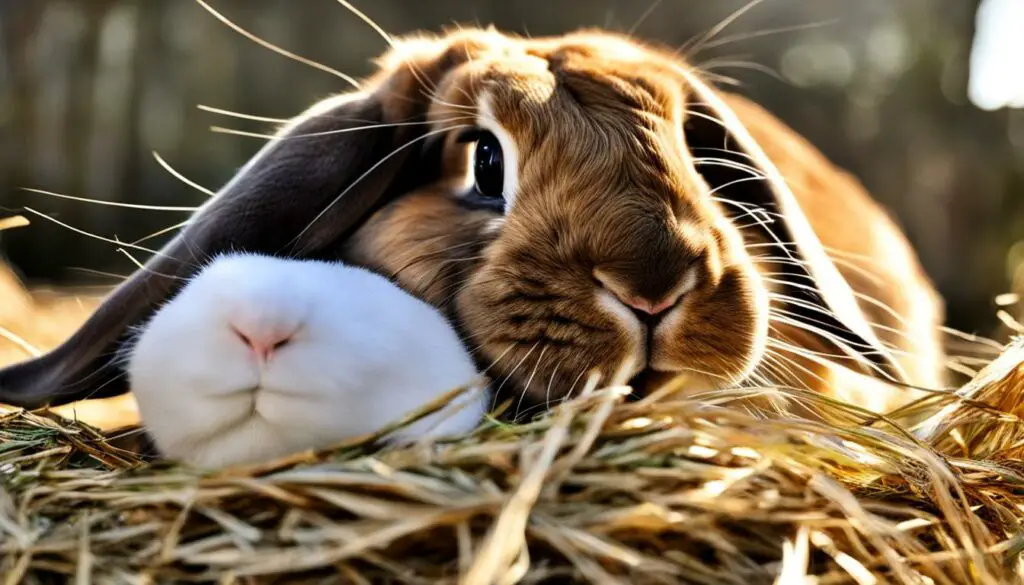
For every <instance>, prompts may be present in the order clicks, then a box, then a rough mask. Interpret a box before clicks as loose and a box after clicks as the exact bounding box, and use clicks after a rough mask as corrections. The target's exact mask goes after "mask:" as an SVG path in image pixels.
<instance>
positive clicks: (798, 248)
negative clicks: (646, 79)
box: [684, 73, 906, 382]
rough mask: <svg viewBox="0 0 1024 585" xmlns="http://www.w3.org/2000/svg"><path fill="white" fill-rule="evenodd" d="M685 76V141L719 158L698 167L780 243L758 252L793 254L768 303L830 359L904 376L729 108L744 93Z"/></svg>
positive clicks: (739, 211) (766, 236)
mask: <svg viewBox="0 0 1024 585" xmlns="http://www.w3.org/2000/svg"><path fill="white" fill-rule="evenodd" d="M687 76H688V77H689V78H690V84H691V87H692V89H693V98H692V103H691V104H690V105H689V106H688V112H689V115H688V116H687V123H686V129H685V132H684V134H685V139H686V142H687V146H688V147H689V149H690V150H691V153H692V154H693V156H694V158H701V157H707V158H715V159H718V160H717V161H716V163H715V164H701V165H698V166H697V171H698V173H699V174H700V175H701V176H702V177H703V178H704V180H705V181H706V182H707V183H708V186H709V187H710V188H711V189H712V192H713V193H714V195H715V196H716V197H719V198H721V199H723V200H727V201H729V202H730V204H728V205H723V206H722V207H723V208H725V211H726V212H727V213H729V214H730V215H731V216H732V217H733V221H734V222H736V223H737V224H742V225H743V229H744V231H747V230H758V231H759V232H760V234H759V235H760V236H761V239H763V240H765V241H767V242H768V243H769V244H771V243H774V244H777V246H769V247H768V248H767V249H766V248H759V249H758V251H757V254H756V255H766V256H768V255H770V256H774V257H776V258H785V259H787V260H790V261H788V262H784V263H779V265H778V269H779V270H781V271H783V273H784V275H783V276H782V277H777V280H783V281H785V282H786V283H787V284H786V285H784V286H783V288H782V290H781V291H780V292H781V295H784V297H785V299H786V300H781V296H780V297H776V298H773V299H772V301H771V302H772V305H773V306H782V307H784V309H785V311H786V316H787V317H789V318H791V319H794V320H796V321H797V322H798V323H799V326H800V327H801V328H802V329H804V330H805V331H807V332H808V333H812V334H814V335H815V336H816V337H817V338H820V340H821V341H822V343H823V344H824V345H825V346H826V347H829V348H831V352H832V353H833V354H834V355H835V358H833V359H834V361H838V362H840V363H843V364H844V365H847V366H849V367H852V368H853V369H855V370H859V371H861V372H864V373H871V374H877V375H880V376H881V377H883V378H886V379H889V380H890V381H895V382H904V381H906V376H905V374H904V372H903V371H902V369H901V368H900V366H899V364H898V363H897V362H896V360H895V359H893V357H892V355H891V354H890V352H889V351H887V350H886V348H885V347H884V346H883V345H882V343H881V342H880V341H879V340H878V338H877V337H876V336H875V334H874V332H873V331H872V329H871V327H870V325H869V324H868V322H867V319H866V318H865V317H864V315H863V313H862V312H861V310H860V307H859V306H858V304H857V302H856V297H855V296H854V293H853V290H852V289H851V288H850V285H849V284H848V283H847V282H846V280H845V279H844V278H843V276H842V275H841V274H840V272H839V270H838V269H837V268H836V266H835V264H834V263H833V262H832V260H831V259H830V258H829V257H828V255H827V254H826V253H825V249H824V246H822V244H821V241H820V240H819V239H818V236H817V235H816V233H815V231H814V229H813V228H812V226H811V224H810V222H809V221H808V219H807V216H806V215H805V214H804V212H803V210H802V209H801V207H800V205H799V203H798V201H797V199H796V197H795V196H794V195H793V192H792V191H791V190H790V188H789V186H788V185H787V183H786V181H785V180H784V179H783V177H782V175H781V173H780V171H779V168H778V167H777V166H776V165H775V163H774V162H773V161H771V160H770V159H769V158H768V156H767V155H766V154H765V152H764V150H763V149H762V147H761V146H760V145H759V144H758V143H757V142H756V141H755V140H754V138H753V137H752V136H751V134H750V132H749V131H748V130H747V126H746V122H745V121H744V120H743V119H742V118H741V117H740V116H739V115H738V113H737V110H734V109H733V108H732V107H731V106H730V104H736V105H741V103H737V102H740V101H741V100H743V98H741V97H739V96H735V95H730V94H724V93H720V92H718V91H717V90H715V89H712V88H711V87H710V86H709V85H708V84H706V83H705V82H703V81H702V80H701V79H699V77H698V76H697V75H695V74H692V73H687ZM742 111H743V113H744V115H747V116H750V115H763V116H769V115H770V114H768V113H767V112H764V111H762V110H759V109H758V110H755V109H751V108H744V109H743V110H742ZM780 127H781V125H780ZM778 138H779V140H790V139H791V138H790V137H789V136H779V137H778ZM752 170H754V171H756V174H755V173H753V172H752ZM826 183H827V182H826ZM769 251H770V252H769Z"/></svg>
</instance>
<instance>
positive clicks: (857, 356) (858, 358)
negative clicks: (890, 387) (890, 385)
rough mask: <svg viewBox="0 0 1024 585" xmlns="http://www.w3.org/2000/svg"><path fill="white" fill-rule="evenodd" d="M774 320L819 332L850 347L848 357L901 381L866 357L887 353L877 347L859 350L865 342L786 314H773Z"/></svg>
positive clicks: (808, 330) (890, 378)
mask: <svg viewBox="0 0 1024 585" xmlns="http://www.w3.org/2000/svg"><path fill="white" fill-rule="evenodd" d="M773 320H774V321H775V322H777V323H782V324H785V325H790V326H792V327H795V328H797V329H803V330H804V331H807V332H810V333H814V334H817V335H819V336H821V337H822V338H823V339H826V340H828V341H831V342H832V343H834V344H835V345H836V346H837V347H839V348H840V349H849V350H850V352H849V355H847V356H846V357H847V358H848V359H852V360H853V361H856V362H860V363H861V364H862V365H864V366H866V367H867V368H868V369H870V370H872V371H874V372H875V373H877V374H879V375H880V376H882V377H883V378H885V379H886V380H888V381H891V382H896V383H899V380H897V379H896V378H894V377H893V376H891V375H890V374H889V373H888V372H886V371H885V370H883V369H882V368H881V367H879V366H878V365H876V364H875V363H874V362H872V361H871V360H868V359H866V358H865V357H864V356H865V355H883V356H884V355H885V354H883V353H882V352H880V351H878V350H877V349H875V348H873V347H868V348H867V349H869V350H872V351H863V352H858V351H856V350H854V349H853V348H854V347H857V346H863V344H860V343H855V342H850V341H847V340H845V339H843V338H841V337H839V336H837V335H835V334H833V333H831V332H829V331H826V330H824V329H821V328H820V327H815V326H814V325H812V324H810V323H807V322H805V321H797V320H795V319H790V318H787V317H784V316H781V315H773ZM834 357H835V358H842V357H843V356H842V355H839V354H836V355H835V356H834Z"/></svg>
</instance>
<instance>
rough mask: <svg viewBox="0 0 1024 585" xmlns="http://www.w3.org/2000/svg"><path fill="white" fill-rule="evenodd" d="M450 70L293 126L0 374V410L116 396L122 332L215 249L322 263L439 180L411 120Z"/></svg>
mask: <svg viewBox="0 0 1024 585" xmlns="http://www.w3.org/2000/svg"><path fill="white" fill-rule="evenodd" d="M450 65H451V64H450V63H449V64H445V65H442V64H440V62H439V60H438V59H433V60H431V62H430V63H417V64H416V69H415V71H413V70H412V69H411V65H410V66H405V65H399V66H398V71H396V72H394V73H388V74H381V75H379V76H378V78H377V79H375V80H371V81H372V82H373V85H374V86H375V87H373V88H372V89H370V90H366V91H363V92H357V93H353V94H350V95H344V96H338V97H334V98H329V99H327V100H324V101H323V102H321V103H319V104H318V105H316V106H314V107H313V108H311V109H310V110H308V111H307V112H305V113H304V114H303V115H301V116H299V117H298V118H296V120H295V121H294V122H293V123H291V124H289V125H288V126H287V127H285V128H284V129H283V130H282V131H281V132H280V133H279V134H278V135H277V138H275V139H274V140H272V141H271V142H270V143H268V144H267V145H266V146H265V147H264V148H263V149H262V150H261V151H260V152H259V153H258V154H257V155H256V156H255V157H254V158H253V159H252V160H251V161H250V162H249V163H248V164H247V165H246V166H245V167H243V168H242V170H241V171H239V172H238V173H237V175H236V176H235V178H234V179H232V180H231V181H230V182H229V183H228V184H227V185H226V186H225V187H224V188H223V189H222V190H221V191H220V192H219V193H218V194H217V196H216V197H214V198H213V199H211V200H210V202H209V203H208V204H206V205H205V206H204V207H202V208H201V209H200V210H199V211H197V212H196V213H195V215H194V216H193V217H192V219H191V221H190V222H189V225H188V226H187V227H186V228H185V229H184V230H183V231H182V232H181V233H180V234H179V235H178V237H176V238H175V239H174V240H173V241H172V242H170V243H169V244H168V245H167V246H166V247H164V249H163V250H161V251H160V253H159V254H157V255H156V256H154V257H153V258H151V259H150V260H149V261H148V262H147V264H146V266H145V268H144V269H140V270H138V271H137V272H135V273H134V274H133V275H132V276H131V277H130V278H129V279H128V280H127V281H125V282H124V283H122V284H121V285H120V286H119V287H118V288H117V289H115V290H114V291H113V292H112V293H111V294H110V295H109V297H108V298H107V299H106V300H105V302H104V303H103V304H102V305H101V306H100V307H99V308H98V309H97V310H96V311H95V313H94V314H93V315H92V316H91V317H90V318H89V319H88V320H87V321H86V322H85V324H84V325H82V326H81V328H79V329H78V331H77V332H76V333H75V334H74V335H72V336H71V337H70V338H69V339H68V340H67V341H66V342H65V343H64V344H62V345H61V346H59V347H57V348H56V349H54V350H52V351H51V352H49V353H47V354H45V355H43V356H42V357H39V358H37V359H32V360H29V361H26V362H23V363H20V364H16V365H13V366H11V367H8V368H6V369H3V370H0V402H3V403H7V404H11V405H15V406H21V407H26V408H38V407H41V406H46V405H51V406H56V405H60V404H65V403H68V402H72V401H76V400H81V399H86V398H100V397H108V396H115V395H118V394H123V393H125V392H127V391H128V386H127V382H126V381H125V380H124V378H123V376H122V375H121V371H120V368H119V367H118V364H117V363H116V358H117V350H118V348H119V347H120V344H121V343H123V342H124V341H125V339H126V337H127V334H128V332H129V328H130V327H132V326H133V325H138V324H140V323H142V322H143V321H144V320H145V319H147V318H148V317H149V316H150V315H151V313H152V311H153V310H154V309H155V307H157V306H158V305H159V303H161V302H163V301H165V300H166V299H168V298H169V297H170V296H171V295H173V294H174V293H175V292H176V291H177V290H178V289H179V287H180V286H181V284H182V282H183V281H184V280H186V279H187V278H188V277H190V276H191V275H193V274H194V273H195V272H196V271H197V269H198V268H200V267H201V266H202V265H203V263H205V262H207V261H208V260H209V259H210V258H211V257H212V256H214V255H217V254H218V253H221V252H225V251H229V250H231V251H249V252H257V253H263V254H269V255H282V256H290V257H317V256H320V257H331V256H332V255H333V254H334V253H335V252H336V250H337V248H338V247H340V245H341V244H342V243H343V242H344V240H345V239H346V238H347V237H348V236H349V235H350V234H351V233H352V232H353V231H354V230H355V229H356V228H357V227H358V226H359V225H360V224H361V223H362V222H363V221H364V220H365V218H367V217H368V215H369V214H371V213H372V212H373V211H374V210H375V209H377V208H378V207H379V206H380V205H382V204H383V203H384V202H386V201H387V200H389V199H391V198H393V197H395V196H397V195H399V194H401V193H403V192H406V191H408V190H410V189H412V188H415V187H416V186H417V185H420V184H424V183H426V182H429V181H431V180H433V179H434V178H436V173H438V172H440V169H439V160H425V157H428V154H429V153H430V152H432V151H434V150H436V149H428V148H424V147H423V145H424V144H425V143H428V142H430V140H429V139H430V138H432V137H433V135H432V133H431V132H429V126H428V125H427V124H425V123H422V124H420V123H416V122H423V121H424V120H425V117H426V111H427V107H428V105H429V101H428V98H427V97H426V96H427V95H429V92H427V91H426V89H425V87H424V86H423V85H422V84H425V83H431V84H433V83H436V81H438V78H439V76H440V75H441V73H442V72H441V70H440V69H441V67H444V66H450ZM167 359H168V360H173V359H174V348H168V353H167Z"/></svg>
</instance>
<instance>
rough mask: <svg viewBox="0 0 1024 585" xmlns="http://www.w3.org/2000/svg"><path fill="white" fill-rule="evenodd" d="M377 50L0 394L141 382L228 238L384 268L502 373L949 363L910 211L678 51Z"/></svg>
mask: <svg viewBox="0 0 1024 585" xmlns="http://www.w3.org/2000/svg"><path fill="white" fill-rule="evenodd" d="M378 64H379V71H378V73H376V74H375V75H373V76H372V77H371V78H370V79H369V80H367V82H366V83H365V86H364V88H363V89H361V90H359V91H356V92H353V93H350V94H346V95H342V96H338V97H334V98H330V99H327V100H325V101H323V102H321V103H320V104H318V105H316V106H315V107H313V108H312V109H310V110H308V111H307V112H305V113H303V114H302V115H300V116H298V117H297V118H296V119H295V121H294V122H292V123H290V124H288V125H287V126H286V127H285V128H284V129H283V130H282V131H281V132H280V133H279V137H278V138H277V139H275V140H273V141H272V142H271V143H270V144H268V145H267V146H266V147H265V148H264V149H263V150H262V151H261V152H260V153H259V154H257V155H256V157H254V159H253V160H252V161H250V163H249V164H248V165H246V166H245V167H244V168H243V169H242V170H241V171H240V172H239V173H238V174H237V176H236V177H235V178H234V179H233V180H232V181H231V182H230V183H228V184H227V185H226V186H225V187H224V188H223V189H222V190H221V191H220V193H219V194H218V196H217V197H216V198H214V199H213V200H212V201H211V202H210V203H209V204H208V205H206V206H205V207H204V208H203V209H201V210H200V211H199V212H197V214H196V215H195V217H194V218H193V220H192V222H191V223H190V224H189V225H188V227H187V228H186V229H185V230H184V231H183V232H182V233H181V234H180V235H179V236H178V237H176V238H175V239H174V240H173V241H172V242H171V243H170V244H168V245H167V246H166V247H165V248H164V249H163V250H162V251H161V253H160V254H159V255H157V256H155V257H153V258H152V259H151V260H150V261H149V263H148V264H147V267H146V269H145V270H139V271H138V272H137V273H135V274H134V275H133V276H132V277H131V278H130V279H129V280H127V281H126V282H125V283H123V284H122V285H121V286H120V287H119V288H118V289H117V290H115V291H114V292H113V293H112V294H111V295H110V296H109V297H108V299H107V300H106V302H105V303H104V304H103V305H102V306H101V307H100V308H99V309H98V310H97V311H96V313H95V314H94V315H93V316H92V318H91V319H90V320H89V321H88V322H87V323H85V324H84V325H83V326H82V327H81V329H79V330H78V331H77V332H76V333H75V334H74V335H73V336H72V337H71V338H70V339H69V340H68V341H67V342H66V343H64V344H63V345H62V346H60V347H59V348H57V349H55V350H54V351H52V352H51V353H49V354H47V355H44V356H43V357H41V358H38V359H34V360H30V361H27V362H24V363H22V364H19V365H16V366H13V367H10V368H8V369H6V370H0V401H3V402H8V403H12V404H16V405H23V406H29V407H36V406H41V405H44V404H63V403H67V402H70V401H73V400H80V399H83V398H87V397H102V396H111V395H116V394H121V393H124V392H126V391H128V388H127V386H126V384H125V382H124V380H123V377H122V376H121V372H120V370H119V368H118V365H117V363H115V361H114V360H113V358H112V356H114V355H115V354H116V351H117V349H118V347H119V345H120V344H121V343H123V342H124V340H125V339H126V336H127V335H128V333H129V330H130V328H131V327H132V326H135V325H138V324H140V323H141V322H143V321H144V320H145V319H146V318H147V317H148V316H149V315H150V314H151V313H152V311H153V310H154V308H155V307H156V306H157V305H158V304H159V303H161V302H162V301H164V300H166V299H167V298H168V297H169V296H170V295H173V294H174V293H175V291H176V290H178V288H179V287H180V283H181V279H182V277H188V276H190V275H192V274H194V273H195V272H196V270H197V269H198V267H199V266H200V265H201V264H202V262H204V261H205V260H207V259H209V258H210V257H211V256H212V255H214V254H217V253H220V252H223V251H226V250H229V249H233V250H245V251H251V252H256V253H263V254H274V255H281V256H294V257H305V258H326V259H335V260H341V261H343V262H348V263H352V264H358V265H362V266H367V267H369V268H371V269H373V270H375V271H377V272H379V273H381V274H384V275H387V276H389V277H391V278H392V279H393V280H394V281H395V282H396V283H397V284H398V285H399V286H401V287H402V288H404V289H406V290H408V291H409V292H411V293H413V294H414V295H417V296H419V297H421V298H423V299H424V300H426V301H428V302H430V303H432V304H434V305H436V306H438V307H440V308H441V309H442V310H443V311H445V313H446V314H447V315H448V317H449V318H450V320H451V321H452V323H453V325H454V326H455V327H456V329H457V330H458V331H459V332H460V333H461V334H462V335H463V338H464V340H465V341H466V343H467V346H468V347H469V348H470V349H471V350H472V351H473V353H474V354H475V357H476V359H477V361H478V363H479V364H480V366H481V367H484V368H487V371H488V374H489V375H491V376H492V377H493V378H494V379H495V381H496V384H495V389H496V390H498V391H499V392H501V393H504V392H511V394H512V395H514V396H520V395H522V396H525V397H526V398H527V399H528V400H529V401H530V402H533V403H541V404H543V403H546V401H549V400H553V399H557V398H560V397H563V396H565V395H566V394H568V393H570V392H572V391H573V389H574V388H579V387H580V385H581V383H580V380H581V379H582V378H583V377H584V376H585V375H586V374H587V373H589V372H592V371H599V372H601V373H603V374H605V375H610V374H611V373H612V372H613V371H618V370H619V368H621V367H626V368H627V371H628V373H629V374H630V375H632V376H633V377H634V378H633V382H634V384H635V387H636V388H637V390H638V391H640V392H643V391H645V390H647V389H649V386H650V384H653V383H654V382H655V381H657V380H660V379H664V378H666V377H669V376H675V375H677V374H682V375H686V376H687V378H688V379H689V380H690V382H691V387H700V388H706V387H724V386H734V385H738V384H742V383H746V382H748V381H750V382H758V383H764V382H771V383H776V384H785V385H791V386H796V387H800V388H811V389H815V390H819V391H827V392H834V393H836V394H837V395H839V396H842V397H847V398H852V399H855V400H857V401H858V402H861V403H863V404H864V405H865V406H869V407H871V408H876V409H881V408H888V407H889V406H891V405H892V404H894V403H895V402H898V401H899V400H900V399H901V396H902V395H901V394H900V393H899V392H889V391H883V390H880V389H879V388H878V386H877V385H872V384H867V383H866V382H864V381H862V380H857V379H855V378H854V379H853V382H850V381H849V380H850V379H849V376H851V375H853V374H854V373H856V374H858V375H870V376H872V377H873V378H874V379H877V380H883V381H894V382H897V383H898V384H902V385H917V386H927V387H935V386H939V385H940V384H941V383H942V379H943V376H942V373H943V370H942V355H941V349H940V345H939V341H938V327H937V326H938V325H939V324H940V323H941V320H942V305H941V301H940V299H939V297H938V295H937V293H936V292H935V290H934V288H933V287H932V285H931V284H930V283H929V281H928V279H927V277H926V276H925V274H924V272H923V271H922V269H921V267H920V265H919V263H918V261H917V259H916V256H915V255H914V253H913V251H912V250H911V247H910V245H909V244H908V242H907V241H906V239H905V237H904V236H903V235H902V234H901V232H900V230H899V228H898V227H897V226H896V225H894V223H893V222H892V221H891V220H890V219H889V217H887V215H886V214H885V213H884V212H883V210H882V209H881V208H880V207H879V206H878V205H877V204H876V203H875V202H874V201H872V199H871V198H870V196H869V195H868V194H867V193H866V192H865V191H864V189H863V188H862V186H861V185H860V184H859V183H858V182H857V181H856V180H855V179H853V178H851V177H850V176H849V175H848V174H846V173H844V172H842V171H841V170H839V169H837V168H836V167H834V166H833V165H832V164H831V163H830V162H829V161H828V160H826V159H825V158H824V156H823V155H822V154H820V153H819V152H818V151H817V150H816V149H815V148H814V147H813V146H811V145H810V144H808V143H807V142H806V141H805V140H803V139H802V138H801V137H800V136H798V135H797V134H796V133H795V132H794V131H793V130H791V129H790V128H788V127H787V126H785V125H784V124H783V123H781V122H780V121H779V120H777V119H776V118H774V117H773V116H772V115H771V114H769V113H768V112H766V111H764V110H762V109H761V108H759V107H758V106H756V105H755V104H753V103H750V102H749V101H747V100H745V99H744V98H742V97H739V96H738V95H734V94H730V93H726V92H723V91H721V90H718V89H716V88H713V87H712V86H711V85H710V84H709V83H708V82H707V81H705V80H704V78H703V76H702V74H701V72H700V71H699V70H698V69H696V68H694V67H692V66H690V65H688V64H687V63H685V62H683V61H682V60H680V59H679V58H678V57H677V56H676V55H674V54H672V53H670V52H668V51H665V50H662V49H660V48H656V47H652V46H647V45H644V44H641V43H640V42H638V41H635V40H632V39H630V38H628V37H625V36H621V35H616V34H611V33H606V32H600V31H582V32H577V33H573V34H567V35H562V36H557V37H549V38H535V39H524V38H519V37H515V36H512V35H508V34H503V33H500V32H498V31H495V30H493V29H488V30H480V29H472V30H460V31H458V32H451V33H448V34H444V35H441V36H439V37H437V38H428V37H420V38H417V39H409V40H406V41H400V42H398V43H396V45H395V47H394V48H393V49H392V50H391V51H389V52H388V53H387V54H386V55H385V56H384V57H383V58H381V59H380V60H379V62H378ZM167 353H168V360H173V359H174V357H173V356H174V348H172V347H169V348H167ZM861 388H871V389H872V390H871V392H872V393H873V394H872V393H868V394H865V393H863V392H861V393H860V394H858V393H857V390H858V389H861Z"/></svg>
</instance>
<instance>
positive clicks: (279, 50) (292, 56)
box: [195, 0, 359, 89]
mask: <svg viewBox="0 0 1024 585" xmlns="http://www.w3.org/2000/svg"><path fill="white" fill-rule="evenodd" d="M195 1H196V2H197V3H198V4H199V5H200V6H202V7H203V8H204V9H205V10H206V11H207V12H209V13H210V14H212V15H213V16H214V17H216V18H217V20H219V21H221V22H223V23H224V24H226V25H227V26H228V27H229V28H230V29H231V30H233V31H235V32H237V33H238V34H240V35H242V36H244V37H245V38H247V39H249V40H250V41H252V42H254V43H256V44H258V45H260V46H261V47H264V48H266V49H270V50H271V51H273V52H275V53H277V54H278V55H282V56H284V57H288V58H289V59H292V60H293V61H297V62H299V63H302V64H303V65H308V66H309V67H312V68H314V69H319V70H320V71H323V72H325V73H330V74H331V75H333V76H335V77H338V78H340V79H343V80H345V81H346V82H348V83H349V84H351V85H352V87H354V88H356V89H359V82H358V81H356V79H355V78H354V77H352V76H351V75H346V74H344V73H342V72H341V71H338V70H336V69H331V68H330V67H328V66H327V65H324V64H323V63H317V62H316V61H313V60H312V59H307V58H305V57H301V56H299V55H296V54H295V53H292V52H291V51H288V50H285V49H282V48H281V47H279V46H277V45H275V44H273V43H271V42H269V41H265V40H263V39H261V38H260V37H258V36H256V35H254V34H252V33H251V32H249V31H247V30H245V29H244V28H242V27H240V26H238V25H237V24H235V23H234V22H232V21H231V20H230V19H228V18H227V17H225V16H224V15H222V14H221V13H219V12H217V11H216V10H214V9H213V8H212V7H211V6H210V5H209V4H207V3H206V2H204V1H203V0H195Z"/></svg>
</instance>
